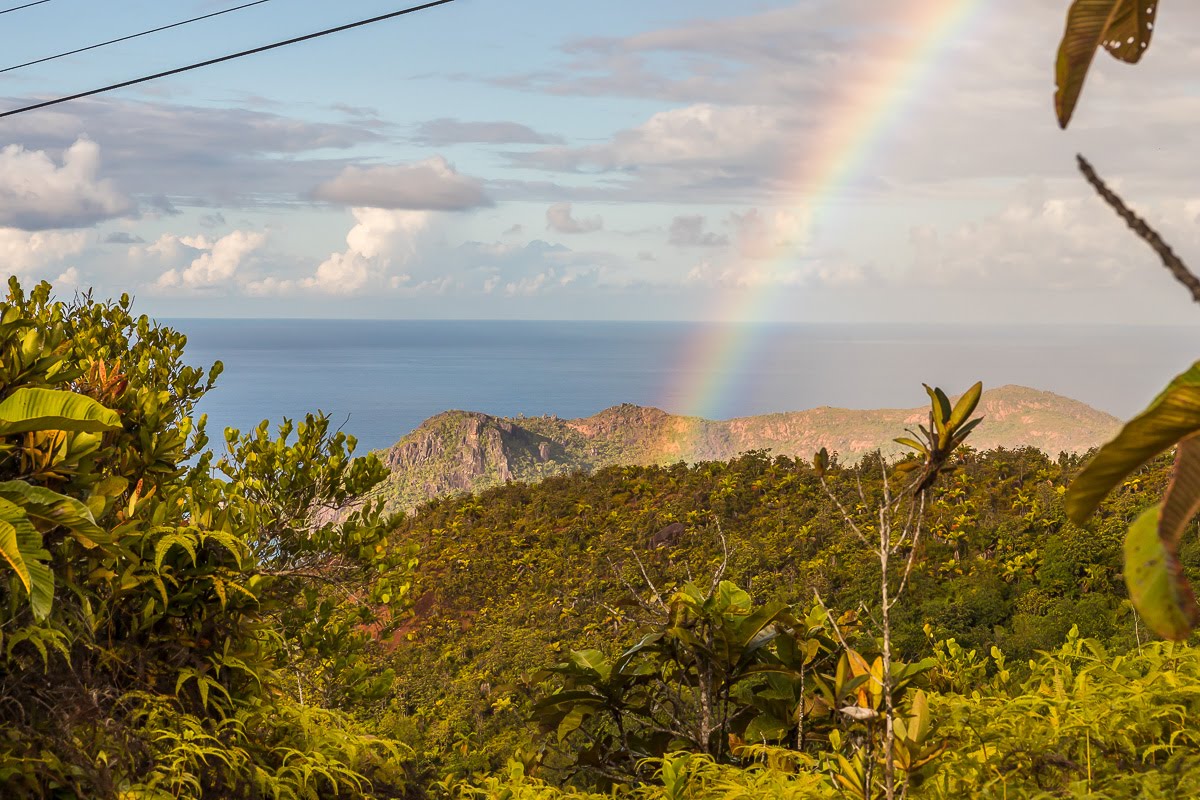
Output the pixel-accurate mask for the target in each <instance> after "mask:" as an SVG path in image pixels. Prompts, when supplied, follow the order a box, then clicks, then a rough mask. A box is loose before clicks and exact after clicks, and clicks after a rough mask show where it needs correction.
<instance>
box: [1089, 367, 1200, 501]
mask: <svg viewBox="0 0 1200 800" xmlns="http://www.w3.org/2000/svg"><path fill="white" fill-rule="evenodd" d="M1197 432H1200V362H1198V363H1196V364H1193V365H1192V367H1191V369H1189V370H1188V371H1187V372H1184V373H1183V374H1181V375H1179V376H1177V377H1176V378H1175V379H1174V380H1173V381H1171V383H1170V385H1169V386H1167V388H1166V389H1165V390H1164V391H1163V393H1162V394H1160V395H1159V396H1158V397H1157V398H1155V400H1154V402H1153V403H1151V404H1150V407H1149V408H1147V409H1146V410H1145V411H1143V412H1142V413H1141V414H1139V415H1138V416H1136V417H1134V418H1133V419H1132V420H1130V421H1129V423H1128V424H1127V425H1125V427H1124V428H1122V429H1121V432H1120V433H1118V434H1117V437H1116V438H1115V439H1113V440H1112V441H1111V442H1109V443H1108V444H1106V445H1104V446H1103V447H1101V448H1100V451H1099V452H1098V453H1096V457H1095V458H1093V459H1092V460H1091V462H1089V463H1088V465H1087V466H1086V467H1085V468H1084V470H1083V471H1082V472H1081V473H1079V477H1077V478H1076V479H1075V480H1074V481H1072V483H1071V487H1070V489H1069V490H1068V491H1067V514H1068V515H1069V516H1070V517H1071V519H1072V520H1073V521H1074V522H1075V523H1077V524H1082V523H1083V521H1084V520H1086V519H1087V518H1088V517H1090V516H1091V515H1092V513H1093V512H1094V511H1095V510H1096V508H1097V506H1099V505H1100V501H1101V500H1103V499H1104V497H1105V495H1107V494H1108V493H1109V492H1111V491H1112V490H1113V489H1114V488H1116V487H1117V485H1118V484H1120V483H1121V481H1122V480H1124V479H1125V476H1127V475H1128V474H1129V473H1131V472H1133V471H1134V470H1135V469H1137V468H1138V467H1140V466H1141V465H1143V464H1145V463H1146V462H1147V461H1149V460H1150V459H1151V458H1154V456H1156V455H1158V454H1159V453H1162V452H1165V451H1166V450H1168V449H1170V448H1171V447H1172V446H1174V445H1175V444H1176V443H1178V442H1180V441H1182V440H1183V439H1186V438H1187V437H1189V436H1191V435H1192V434H1195V433H1197Z"/></svg>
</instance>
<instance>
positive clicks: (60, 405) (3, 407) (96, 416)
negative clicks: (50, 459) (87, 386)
mask: <svg viewBox="0 0 1200 800" xmlns="http://www.w3.org/2000/svg"><path fill="white" fill-rule="evenodd" d="M120 427H121V418H120V417H119V416H117V412H115V411H113V410H111V409H108V408H105V407H104V406H102V405H100V404H99V403H97V402H96V401H95V400H93V399H92V398H90V397H86V396H85V395H82V394H76V393H75V392H67V391H63V390H61V389H32V388H28V387H26V388H23V389H17V390H16V391H15V392H13V393H12V394H10V395H9V396H8V397H6V398H4V400H3V401H0V435H3V436H7V435H9V434H13V433H26V432H28V431H91V432H99V431H111V430H115V429H117V428H120Z"/></svg>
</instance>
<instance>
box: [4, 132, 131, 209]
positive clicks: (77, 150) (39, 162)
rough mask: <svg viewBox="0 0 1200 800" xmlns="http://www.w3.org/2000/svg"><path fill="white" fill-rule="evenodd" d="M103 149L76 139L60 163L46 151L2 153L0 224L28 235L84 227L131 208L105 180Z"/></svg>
mask: <svg viewBox="0 0 1200 800" xmlns="http://www.w3.org/2000/svg"><path fill="white" fill-rule="evenodd" d="M99 172H100V146H99V145H97V144H96V143H95V142H92V141H90V140H88V139H77V140H76V141H75V143H74V144H72V145H71V146H70V147H68V148H67V149H66V150H65V151H64V152H63V156H62V163H61V164H57V163H55V161H54V159H52V158H51V157H50V156H49V155H47V154H46V152H45V151H44V150H33V151H31V150H26V149H25V148H24V147H22V146H20V145H15V144H14V145H9V146H7V147H5V148H3V149H2V150H0V225H3V226H6V227H12V228H21V229H23V230H46V229H49V228H82V227H87V226H90V225H93V224H95V223H96V222H100V221H101V220H105V219H111V218H113V217H117V216H120V215H122V214H125V213H127V212H128V211H129V210H130V209H131V208H132V203H131V202H130V200H129V198H127V197H125V196H124V195H123V194H121V193H120V192H119V191H117V189H116V187H114V186H113V184H112V182H111V181H108V180H104V179H101V178H100V177H99Z"/></svg>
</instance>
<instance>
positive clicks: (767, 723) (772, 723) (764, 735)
mask: <svg viewBox="0 0 1200 800" xmlns="http://www.w3.org/2000/svg"><path fill="white" fill-rule="evenodd" d="M787 732H788V725H787V723H785V722H782V721H780V720H778V719H776V718H775V717H773V716H771V715H770V714H765V713H764V714H759V715H758V716H757V717H755V718H754V719H752V720H750V724H749V725H747V726H746V731H745V733H743V734H742V739H744V740H745V741H747V742H752V743H756V744H757V743H760V742H777V741H779V740H780V739H782V738H783V737H784V736H786V735H787Z"/></svg>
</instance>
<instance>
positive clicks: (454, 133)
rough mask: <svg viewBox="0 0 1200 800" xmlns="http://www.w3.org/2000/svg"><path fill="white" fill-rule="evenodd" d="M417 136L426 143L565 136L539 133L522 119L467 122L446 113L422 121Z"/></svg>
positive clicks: (501, 141) (532, 141)
mask: <svg viewBox="0 0 1200 800" xmlns="http://www.w3.org/2000/svg"><path fill="white" fill-rule="evenodd" d="M413 139H414V140H415V141H417V142H420V143H421V144H424V145H429V146H432V147H441V146H442V145H451V144H468V143H478V144H554V143H556V142H561V141H562V139H561V137H558V136H551V135H549V134H545V133H539V132H538V131H535V130H534V129H533V128H530V127H529V126H527V125H522V124H520V123H518V122H466V121H463V120H459V119H451V118H448V117H442V118H441V119H433V120H429V121H427V122H422V123H421V124H420V125H418V126H417V128H416V131H415V132H414V134H413Z"/></svg>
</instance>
